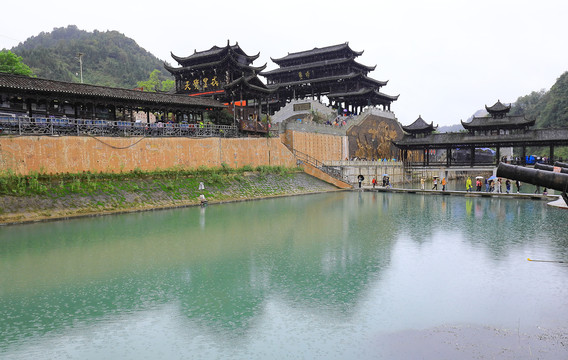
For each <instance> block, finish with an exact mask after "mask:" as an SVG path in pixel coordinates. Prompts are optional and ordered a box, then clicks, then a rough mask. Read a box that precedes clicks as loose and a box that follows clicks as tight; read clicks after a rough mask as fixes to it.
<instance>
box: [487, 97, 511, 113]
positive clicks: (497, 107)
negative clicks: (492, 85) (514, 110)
mask: <svg viewBox="0 0 568 360" xmlns="http://www.w3.org/2000/svg"><path fill="white" fill-rule="evenodd" d="M485 109H486V110H487V111H488V112H489V113H492V112H509V110H511V105H510V104H509V105H503V103H501V101H499V100H497V102H496V103H495V104H493V106H487V105H485Z"/></svg>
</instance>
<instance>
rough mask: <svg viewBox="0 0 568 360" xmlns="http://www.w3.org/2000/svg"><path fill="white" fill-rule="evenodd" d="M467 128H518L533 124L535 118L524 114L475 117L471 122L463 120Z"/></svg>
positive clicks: (463, 124)
mask: <svg viewBox="0 0 568 360" xmlns="http://www.w3.org/2000/svg"><path fill="white" fill-rule="evenodd" d="M461 123H462V126H463V127H464V128H465V129H471V130H475V129H517V128H523V127H526V126H533V125H534V124H535V120H528V119H527V118H525V117H524V116H523V115H520V116H505V117H503V118H497V119H496V118H493V117H489V116H483V117H474V118H473V119H472V120H471V121H470V122H467V123H466V122H463V121H462V122H461Z"/></svg>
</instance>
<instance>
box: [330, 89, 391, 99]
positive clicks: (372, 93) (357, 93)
mask: <svg viewBox="0 0 568 360" xmlns="http://www.w3.org/2000/svg"><path fill="white" fill-rule="evenodd" d="M369 95H370V96H372V97H379V98H381V99H386V100H390V101H395V100H397V99H398V97H399V95H396V96H392V95H387V94H383V93H382V92H380V91H378V90H376V89H370V88H361V89H359V90H356V91H346V92H342V93H332V94H328V95H327V97H328V98H330V99H333V98H348V97H357V96H369Z"/></svg>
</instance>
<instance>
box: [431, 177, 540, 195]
mask: <svg viewBox="0 0 568 360" xmlns="http://www.w3.org/2000/svg"><path fill="white" fill-rule="evenodd" d="M482 180H483V178H482V177H481V176H478V177H477V178H476V179H475V191H478V192H481V191H483V187H484V186H485V192H488V193H502V192H503V179H501V178H496V179H491V178H489V179H485V181H482ZM425 183H426V179H424V178H421V179H420V189H421V190H424V188H425ZM439 184H441V185H442V191H446V185H447V181H446V178H445V177H444V178H442V180H440V178H439V177H438V176H434V177H433V178H432V190H438V185H439ZM512 185H513V183H512V181H511V180H509V179H505V192H506V193H507V194H511V193H512V189H511V187H512ZM521 185H522V184H521V182H520V181H519V180H515V187H516V192H517V194H519V193H520V192H521ZM473 186H474V183H473V182H472V180H471V178H470V177H468V178H467V180H466V182H465V189H466V191H467V192H471V191H474V190H473ZM535 193H536V194H540V186H537V189H536V190H535ZM542 194H543V195H548V191H547V189H546V188H544V190H543V191H542Z"/></svg>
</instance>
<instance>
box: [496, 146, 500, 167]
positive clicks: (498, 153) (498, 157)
mask: <svg viewBox="0 0 568 360" xmlns="http://www.w3.org/2000/svg"><path fill="white" fill-rule="evenodd" d="M495 150H496V152H495V157H496V158H497V159H495V160H496V161H495V165H499V163H500V162H501V151H500V150H501V148H500V147H499V146H497V147H496V148H495Z"/></svg>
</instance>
